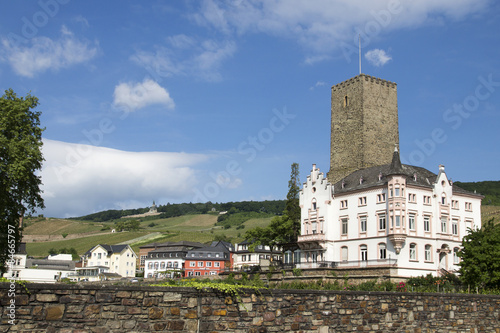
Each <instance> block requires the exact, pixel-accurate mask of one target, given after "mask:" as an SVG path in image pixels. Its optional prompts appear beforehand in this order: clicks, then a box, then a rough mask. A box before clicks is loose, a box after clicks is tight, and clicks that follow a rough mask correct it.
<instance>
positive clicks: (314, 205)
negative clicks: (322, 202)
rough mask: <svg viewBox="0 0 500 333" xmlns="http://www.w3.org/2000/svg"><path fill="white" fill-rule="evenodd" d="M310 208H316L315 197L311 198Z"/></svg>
mask: <svg viewBox="0 0 500 333" xmlns="http://www.w3.org/2000/svg"><path fill="white" fill-rule="evenodd" d="M311 206H312V210H316V209H317V207H316V199H312V205H311Z"/></svg>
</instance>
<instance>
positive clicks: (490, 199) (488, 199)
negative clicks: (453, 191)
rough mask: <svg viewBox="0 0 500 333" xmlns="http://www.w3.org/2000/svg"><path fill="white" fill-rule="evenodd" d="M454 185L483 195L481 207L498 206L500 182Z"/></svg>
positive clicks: (459, 183)
mask: <svg viewBox="0 0 500 333" xmlns="http://www.w3.org/2000/svg"><path fill="white" fill-rule="evenodd" d="M454 184H456V185H457V186H458V187H461V188H463V189H464V190H467V191H471V192H476V193H480V194H482V195H484V199H483V201H482V205H483V206H489V205H490V206H500V181H483V182H468V183H463V182H455V183H454Z"/></svg>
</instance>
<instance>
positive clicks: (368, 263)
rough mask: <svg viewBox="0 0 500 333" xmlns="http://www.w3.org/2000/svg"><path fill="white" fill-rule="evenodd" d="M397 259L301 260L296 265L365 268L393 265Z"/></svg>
mask: <svg viewBox="0 0 500 333" xmlns="http://www.w3.org/2000/svg"><path fill="white" fill-rule="evenodd" d="M397 262H398V260H397V259H390V258H389V259H373V260H351V261H317V262H300V263H297V264H296V267H298V268H301V269H316V268H364V267H371V268H375V267H392V266H396V265H397Z"/></svg>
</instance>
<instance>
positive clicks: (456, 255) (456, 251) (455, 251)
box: [453, 247, 460, 265]
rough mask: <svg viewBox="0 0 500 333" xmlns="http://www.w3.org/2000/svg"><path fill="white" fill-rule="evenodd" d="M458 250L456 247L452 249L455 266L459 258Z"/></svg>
mask: <svg viewBox="0 0 500 333" xmlns="http://www.w3.org/2000/svg"><path fill="white" fill-rule="evenodd" d="M459 250H460V249H459V248H458V247H455V248H453V263H454V264H455V265H456V264H458V263H459V262H460V258H459V257H458V251H459Z"/></svg>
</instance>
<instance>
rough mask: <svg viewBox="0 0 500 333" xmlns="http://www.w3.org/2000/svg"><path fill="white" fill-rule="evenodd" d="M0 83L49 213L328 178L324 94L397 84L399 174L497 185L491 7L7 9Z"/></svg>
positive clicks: (271, 194) (270, 4)
mask: <svg viewBox="0 0 500 333" xmlns="http://www.w3.org/2000/svg"><path fill="white" fill-rule="evenodd" d="M0 17H1V20H0V41H1V44H0V82H1V87H0V88H1V89H2V91H3V90H5V89H8V88H13V89H14V91H15V92H16V93H17V94H18V95H21V96H24V95H26V94H27V93H28V92H31V94H33V95H35V96H37V97H38V98H39V100H40V105H39V107H38V110H40V111H42V118H41V120H42V125H43V126H45V127H46V130H45V132H44V148H43V150H44V156H45V159H46V161H45V163H44V167H43V169H42V171H41V175H42V181H43V183H44V185H43V190H44V199H45V203H46V206H47V207H46V209H45V210H44V211H43V212H42V213H43V214H45V216H54V217H68V216H80V215H85V214H89V213H92V212H96V211H100V210H105V209H121V208H137V207H146V206H149V205H150V204H151V203H152V201H153V200H155V201H156V203H157V204H166V203H167V202H170V203H177V202H200V201H201V202H205V201H212V202H227V201H241V200H273V199H283V198H285V196H286V193H287V182H288V179H289V176H290V165H291V164H292V163H294V162H296V163H299V165H300V173H301V180H302V181H305V178H306V176H307V174H308V173H309V172H310V170H311V166H312V164H313V163H315V164H317V166H318V167H319V168H320V169H321V170H322V171H324V172H327V171H328V170H329V167H330V166H329V154H330V148H329V145H330V121H331V119H330V88H331V86H332V85H334V84H337V83H339V82H342V81H344V80H346V79H349V78H350V77H353V76H355V75H357V74H358V73H359V65H358V55H359V54H358V36H361V46H362V51H361V55H362V72H363V73H365V74H368V75H372V76H376V77H380V78H383V79H386V80H389V81H393V82H396V83H397V84H398V106H399V133H400V151H401V156H402V159H403V160H404V162H406V163H409V164H413V165H419V166H422V167H425V168H427V169H429V170H431V171H433V172H436V173H437V171H438V165H439V164H444V165H445V167H446V172H447V174H448V176H449V177H451V178H452V179H453V180H460V181H482V180H498V173H497V171H498V166H499V161H500V152H499V148H498V141H499V140H498V139H499V134H498V133H499V132H498V129H497V127H498V124H499V120H500V116H499V106H500V52H499V51H500V48H499V45H500V34H499V33H498V32H499V31H500V5H499V4H498V3H497V2H494V1H487V0H460V1H457V0H455V1H448V0H442V1H440V0H432V1H431V0H422V1H403V0H399V1H398V0H393V1H370V2H367V1H361V0H353V1H339V0H313V1H311V0H307V1H306V0H303V1H299V0H286V1H285V0H265V1H264V0H260V1H259V0H248V1H244V0H232V1H215V0H206V1H150V2H147V3H144V2H134V1H106V2H100V1H99V2H98V1H85V2H77V1H69V0H40V1H38V2H35V1H31V2H26V1H16V2H14V1H12V2H7V3H4V4H3V5H2V11H1V14H0Z"/></svg>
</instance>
